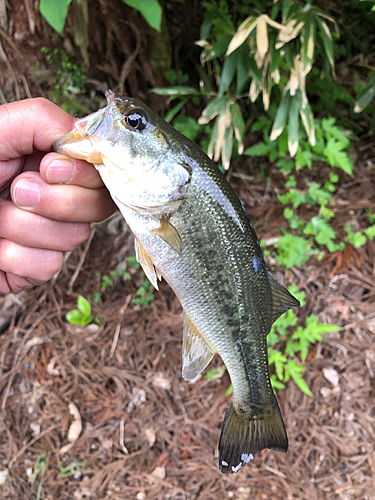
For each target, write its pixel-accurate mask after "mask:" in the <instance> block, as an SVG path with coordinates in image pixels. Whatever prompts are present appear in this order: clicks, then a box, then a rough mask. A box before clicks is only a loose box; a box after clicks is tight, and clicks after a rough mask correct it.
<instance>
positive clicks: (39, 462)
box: [31, 451, 48, 500]
mask: <svg viewBox="0 0 375 500" xmlns="http://www.w3.org/2000/svg"><path fill="white" fill-rule="evenodd" d="M47 465H48V455H47V453H46V452H45V451H43V452H41V453H39V455H38V456H37V459H36V461H35V464H34V467H33V470H32V478H31V487H32V488H34V485H35V482H36V480H37V478H38V476H40V480H39V485H38V489H37V492H36V500H40V497H41V494H42V488H43V481H44V476H45V474H46V469H47Z"/></svg>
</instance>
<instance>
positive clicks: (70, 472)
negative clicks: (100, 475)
mask: <svg viewBox="0 0 375 500" xmlns="http://www.w3.org/2000/svg"><path fill="white" fill-rule="evenodd" d="M59 469H60V477H61V478H62V479H65V478H67V477H71V476H75V475H76V474H81V473H82V472H88V471H91V469H90V467H86V466H84V465H83V463H82V462H72V463H71V464H69V465H67V466H65V467H64V464H63V463H62V462H61V461H59Z"/></svg>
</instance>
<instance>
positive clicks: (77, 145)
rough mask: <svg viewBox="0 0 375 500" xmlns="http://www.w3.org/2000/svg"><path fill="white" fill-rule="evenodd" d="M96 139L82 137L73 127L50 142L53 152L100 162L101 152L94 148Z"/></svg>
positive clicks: (90, 161) (91, 161)
mask: <svg viewBox="0 0 375 500" xmlns="http://www.w3.org/2000/svg"><path fill="white" fill-rule="evenodd" d="M96 143H97V141H95V140H93V139H92V138H85V137H83V136H82V135H81V134H80V133H79V132H78V130H76V129H74V130H72V131H71V132H69V133H68V134H65V135H63V136H62V137H60V138H59V139H57V141H55V142H54V143H53V144H52V150H53V151H54V152H55V153H59V154H62V155H64V156H68V157H70V158H76V159H77V160H86V161H87V162H89V163H102V154H101V153H100V152H99V151H97V150H96Z"/></svg>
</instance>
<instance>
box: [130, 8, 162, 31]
mask: <svg viewBox="0 0 375 500" xmlns="http://www.w3.org/2000/svg"><path fill="white" fill-rule="evenodd" d="M123 1H124V2H125V3H126V4H127V5H129V7H133V9H136V10H138V11H139V12H140V13H141V14H142V16H143V17H144V18H145V19H146V21H147V23H148V24H149V25H150V26H151V28H154V29H156V31H159V33H160V30H161V16H162V9H161V7H160V4H159V2H158V1H157V0H123Z"/></svg>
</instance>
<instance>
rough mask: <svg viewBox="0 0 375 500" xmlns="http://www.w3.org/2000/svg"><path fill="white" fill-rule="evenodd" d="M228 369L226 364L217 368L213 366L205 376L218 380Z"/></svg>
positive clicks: (208, 378)
mask: <svg viewBox="0 0 375 500" xmlns="http://www.w3.org/2000/svg"><path fill="white" fill-rule="evenodd" d="M226 370H227V369H226V368H225V366H224V365H222V366H218V367H217V368H211V370H208V372H207V373H206V374H205V375H204V377H203V378H205V379H207V380H217V379H219V378H221V377H222V376H223V375H224V373H225V372H226Z"/></svg>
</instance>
